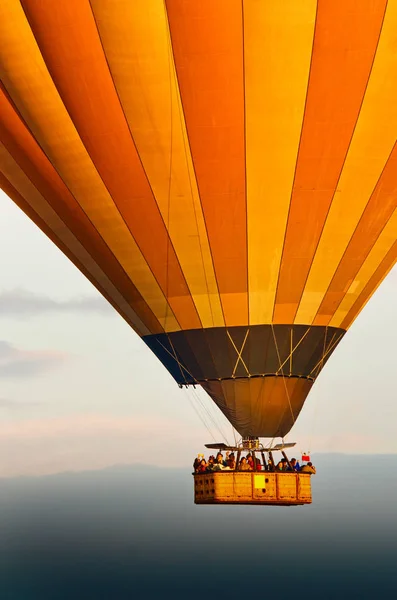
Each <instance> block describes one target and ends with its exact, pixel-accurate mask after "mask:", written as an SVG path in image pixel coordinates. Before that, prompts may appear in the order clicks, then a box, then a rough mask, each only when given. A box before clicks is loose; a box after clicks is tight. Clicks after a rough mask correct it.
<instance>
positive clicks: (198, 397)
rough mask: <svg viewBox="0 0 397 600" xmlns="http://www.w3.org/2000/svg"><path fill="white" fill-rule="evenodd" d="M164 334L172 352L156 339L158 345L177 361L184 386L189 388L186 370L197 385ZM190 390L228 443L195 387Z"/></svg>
mask: <svg viewBox="0 0 397 600" xmlns="http://www.w3.org/2000/svg"><path fill="white" fill-rule="evenodd" d="M166 335H167V339H168V342H169V344H170V347H171V349H172V352H173V353H171V352H170V351H169V350H168V349H167V348H166V347H165V346H164V345H163V344H162V343H161V342H160V341H159V340H157V341H158V343H159V344H160V346H161V347H162V348H163V349H164V350H165V351H166V352H167V353H168V354H169V355H170V356H171V357H172V358H173V359H174V360H175V361H176V362H177V364H178V366H179V369H180V372H181V375H182V378H183V379H184V381H185V385H186V387H187V388H188V389H189V382H188V380H187V379H186V375H185V372H186V373H187V374H188V375H189V376H190V377H191V378H192V379H193V381H194V383H195V384H197V385H200V383H199V382H198V381H197V379H196V378H195V377H194V375H192V373H190V371H189V370H188V369H187V368H186V367H185V366H184V365H183V364H182V363H181V362H180V361H179V360H178V357H177V354H176V350H175V348H174V344H173V343H172V340H171V338H170V336H169V335H168V333H167V334H166ZM190 391H191V394H192V396H193V397H194V398H195V399H196V401H197V404H199V405H200V407H201V410H202V411H203V412H205V413H206V414H207V416H208V418H209V419H210V421H211V422H212V424H213V426H214V427H215V429H217V430H218V432H219V434H220V435H221V437H222V438H223V440H224V441H225V442H226V443H227V444H229V442H228V439H227V436H226V435H225V433H224V432H223V430H222V428H221V426H220V424H219V423H217V421H216V419H215V418H214V417H213V416H212V415H211V413H210V412H209V410H208V408H207V407H206V406H205V404H204V403H203V400H202V399H201V398H200V396H199V395H198V394H197V392H196V390H195V389H193V390H190ZM189 399H190V398H189ZM200 418H201V417H200ZM203 422H204V421H203ZM205 427H206V428H207V429H208V431H210V430H209V428H208V426H207V425H206V424H205ZM211 437H212V438H213V435H212V432H211Z"/></svg>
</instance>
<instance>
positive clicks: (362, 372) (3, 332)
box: [0, 191, 397, 477]
mask: <svg viewBox="0 0 397 600" xmlns="http://www.w3.org/2000/svg"><path fill="white" fill-rule="evenodd" d="M0 261H1V262H0V477H4V476H6V477H8V476H16V475H17V476H18V475H41V474H47V473H59V472H63V471H69V470H71V471H81V470H90V469H100V468H104V467H107V466H111V465H114V464H132V463H146V464H153V465H158V466H190V465H191V462H192V457H193V456H194V455H195V454H196V453H197V452H198V451H202V450H203V444H205V443H207V442H212V441H216V442H218V441H222V439H226V440H227V441H228V442H229V443H231V442H233V441H234V432H233V430H232V428H231V426H230V424H228V422H227V421H226V420H225V418H224V417H223V415H222V414H221V413H220V411H219V410H218V409H217V408H216V407H215V406H214V405H213V403H212V401H211V400H210V399H209V398H208V397H207V396H206V394H205V393H204V392H200V391H199V390H196V391H194V390H192V389H189V390H186V389H183V390H181V389H179V388H178V386H177V384H176V383H175V382H174V380H173V379H172V378H171V376H170V375H169V374H168V372H167V371H166V370H165V368H164V367H163V366H162V365H161V364H160V362H159V361H158V359H157V358H156V357H155V356H154V355H153V354H152V353H151V351H150V350H149V349H148V348H147V347H146V346H145V344H144V343H143V342H142V341H141V340H140V338H139V337H138V335H137V334H135V332H134V331H133V330H132V329H131V328H130V327H129V326H128V325H127V324H126V323H125V322H124V321H123V320H122V318H121V317H120V316H119V315H118V314H117V313H116V312H115V311H114V310H113V308H112V307H110V306H109V305H108V303H107V302H106V301H105V300H104V299H103V298H102V297H101V296H100V294H99V293H98V292H97V291H96V289H95V288H94V287H93V286H92V285H91V283H90V282H89V281H87V280H86V279H85V277H84V276H83V275H82V274H81V273H80V272H79V271H78V270H77V269H76V267H74V265H72V264H71V263H70V262H69V260H68V259H67V258H66V257H65V256H63V254H62V253H61V252H60V251H59V250H58V249H57V248H56V247H55V246H54V245H53V244H52V242H51V241H49V240H48V239H47V238H46V237H45V235H44V234H43V233H42V232H41V231H40V230H39V229H38V228H37V227H36V226H35V225H34V224H33V223H31V222H30V220H29V219H28V218H27V217H26V216H25V215H24V214H23V213H22V212H21V211H20V209H19V208H18V207H16V206H15V205H14V204H13V203H12V201H11V200H10V199H9V198H8V197H7V196H6V195H5V194H3V193H2V192H1V191H0ZM396 306H397V269H396V268H395V269H394V270H393V271H391V273H390V274H389V276H388V277H387V278H386V279H385V281H384V282H383V284H382V285H381V287H380V288H379V290H378V291H377V293H376V294H375V295H374V297H373V298H372V299H371V301H370V302H369V303H368V304H367V306H366V307H365V308H364V310H363V312H362V313H361V315H360V316H359V317H358V319H357V320H356V321H355V323H354V324H353V326H352V327H351V329H350V330H349V332H348V334H347V335H346V336H345V338H344V339H343V340H342V342H341V343H340V345H339V346H338V348H337V350H336V351H335V353H334V354H333V355H332V357H331V358H330V360H329V361H328V363H327V366H326V368H325V369H324V371H323V372H322V373H321V375H320V377H319V378H318V380H317V382H316V384H315V386H314V388H313V390H312V392H311V393H310V395H309V398H308V400H307V401H306V404H305V407H304V409H303V411H302V413H301V415H300V417H299V419H298V421H297V423H296V424H295V426H294V428H293V429H292V431H291V432H290V433H289V434H288V436H287V437H286V440H287V441H296V442H297V450H296V453H297V454H298V453H299V452H300V451H310V452H312V453H314V454H315V453H316V452H346V453H368V452H375V453H397V435H396V423H397V402H396V396H397V393H396V385H395V371H396V339H397V311H396Z"/></svg>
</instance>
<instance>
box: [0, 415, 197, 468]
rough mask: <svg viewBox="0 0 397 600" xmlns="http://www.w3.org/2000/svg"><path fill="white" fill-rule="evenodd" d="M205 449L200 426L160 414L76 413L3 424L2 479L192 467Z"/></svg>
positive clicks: (0, 437) (0, 445) (0, 446)
mask: <svg viewBox="0 0 397 600" xmlns="http://www.w3.org/2000/svg"><path fill="white" fill-rule="evenodd" d="M198 451H203V448H202V436H201V430H200V428H187V427H186V424H185V423H183V422H181V421H178V420H175V419H172V418H166V417H161V416H157V417H156V416H151V415H139V416H136V417H135V416H123V417H118V416H114V415H111V414H74V415H70V416H65V417H58V418H41V419H26V420H22V421H18V422H13V423H10V422H9V423H4V424H3V426H2V427H1V428H0V456H3V457H4V456H6V457H7V460H3V461H0V477H10V476H18V475H45V474H52V473H59V472H62V471H85V470H87V469H88V470H92V469H103V468H106V467H110V466H113V465H116V464H120V465H121V464H134V463H141V464H147V465H158V466H165V467H185V468H187V469H189V468H190V465H191V463H192V462H193V456H194V455H195V454H196V452H198Z"/></svg>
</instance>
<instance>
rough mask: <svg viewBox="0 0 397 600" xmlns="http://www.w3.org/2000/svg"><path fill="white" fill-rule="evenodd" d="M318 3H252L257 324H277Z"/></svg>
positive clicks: (248, 52)
mask: <svg viewBox="0 0 397 600" xmlns="http://www.w3.org/2000/svg"><path fill="white" fill-rule="evenodd" d="M316 5H317V3H316V0H301V1H297V0H285V1H283V2H273V1H270V0H263V1H260V2H259V1H258V0H248V1H246V2H244V54H245V57H244V58H245V105H246V163H247V212H248V278H249V322H250V324H252V325H255V324H259V323H270V322H271V320H272V315H273V308H274V299H275V295H276V288H277V281H278V275H279V268H280V261H281V256H282V251H283V243H284V236H285V227H286V223H287V218H288V210H289V204H290V198H291V191H292V185H293V179H294V172H295V164H296V159H297V154H298V148H299V139H300V134H301V128H302V121H303V115H304V107H305V99H306V91H307V85H308V78H309V70H310V60H311V52H312V44H313V35H314V25H315V19H316Z"/></svg>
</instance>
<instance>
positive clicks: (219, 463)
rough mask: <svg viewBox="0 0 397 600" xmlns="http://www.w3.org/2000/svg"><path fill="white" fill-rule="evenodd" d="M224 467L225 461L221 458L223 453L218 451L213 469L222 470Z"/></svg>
mask: <svg viewBox="0 0 397 600" xmlns="http://www.w3.org/2000/svg"><path fill="white" fill-rule="evenodd" d="M224 468H225V461H224V460H223V454H222V453H221V452H218V454H217V455H216V462H215V466H214V471H223V469H224Z"/></svg>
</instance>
